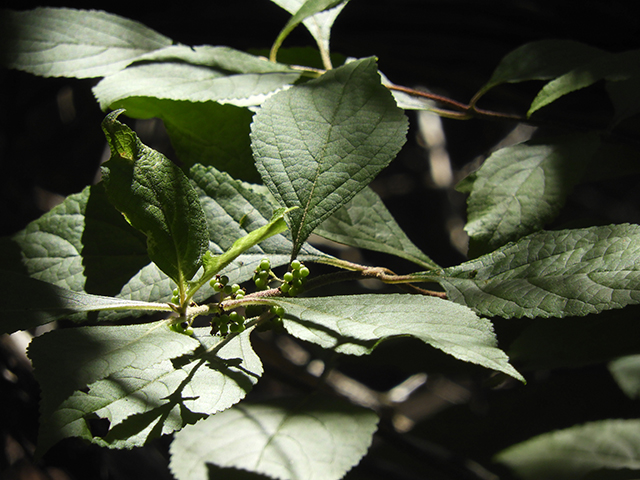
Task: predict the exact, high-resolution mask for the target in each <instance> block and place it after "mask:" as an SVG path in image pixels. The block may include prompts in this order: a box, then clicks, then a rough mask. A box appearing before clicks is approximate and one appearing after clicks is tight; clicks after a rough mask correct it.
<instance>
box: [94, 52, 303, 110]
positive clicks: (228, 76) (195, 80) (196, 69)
mask: <svg viewBox="0 0 640 480" xmlns="http://www.w3.org/2000/svg"><path fill="white" fill-rule="evenodd" d="M281 69H282V70H285V71H281V72H267V73H261V72H257V73H255V72H251V73H237V72H228V71H225V70H216V69H214V68H211V67H207V66H204V65H192V64H189V63H184V62H151V63H141V64H136V65H132V66H130V67H129V68H126V69H125V70H122V71H120V72H118V73H115V74H113V75H110V76H108V77H106V78H104V79H103V80H102V81H100V83H98V85H96V86H95V87H94V88H93V93H94V95H95V96H96V98H97V99H98V101H99V102H100V106H101V107H102V108H103V109H106V108H108V107H109V106H110V105H112V104H114V103H115V102H117V101H118V100H123V99H125V98H127V97H155V98H160V99H167V100H186V101H189V102H207V101H215V102H219V103H231V104H234V105H239V106H250V105H259V104H260V103H262V102H263V101H264V99H265V98H266V97H267V96H268V95H269V94H271V93H273V92H275V91H276V90H279V89H281V88H283V87H285V86H287V85H289V84H291V83H293V82H295V81H296V80H297V79H298V77H299V76H300V73H299V72H295V71H290V70H288V69H287V68H286V67H282V68H281Z"/></svg>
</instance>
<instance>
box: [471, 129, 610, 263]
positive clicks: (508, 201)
mask: <svg viewBox="0 0 640 480" xmlns="http://www.w3.org/2000/svg"><path fill="white" fill-rule="evenodd" d="M598 146H599V142H598V138H597V137H596V136H593V135H576V136H572V137H563V138H558V139H554V140H547V141H531V142H525V143H523V144H520V145H515V146H513V147H507V148H503V149H500V150H498V151H497V152H495V153H494V154H493V155H491V156H490V157H489V158H488V159H487V160H486V161H485V162H484V164H483V165H482V166H481V167H480V169H479V170H478V171H476V172H474V173H472V174H471V175H470V176H469V177H468V178H467V179H465V181H464V184H463V186H462V187H461V188H460V190H463V191H467V192H470V195H469V198H468V200H467V225H466V226H465V231H466V232H467V233H468V234H469V237H470V239H471V242H470V246H469V255H470V256H471V257H473V256H477V255H478V254H480V253H486V252H490V251H492V250H495V249H496V248H498V247H500V246H502V245H504V244H505V243H507V242H510V241H515V240H517V239H518V238H520V237H523V236H524V235H527V234H529V233H532V232H535V231H537V230H540V229H541V228H543V227H544V226H545V225H546V224H548V223H549V222H550V221H551V220H553V219H554V218H555V217H556V215H557V214H558V213H559V211H560V209H561V208H562V206H563V205H564V202H565V199H566V197H567V195H568V194H569V193H571V191H572V190H573V187H574V186H575V185H576V184H577V183H578V182H579V181H580V180H581V177H582V175H581V173H582V172H583V171H585V170H586V168H587V167H588V165H589V160H590V158H591V156H592V155H593V154H594V153H595V151H596V149H597V148H598Z"/></svg>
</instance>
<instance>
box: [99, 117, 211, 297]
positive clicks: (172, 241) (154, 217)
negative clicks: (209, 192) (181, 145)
mask: <svg viewBox="0 0 640 480" xmlns="http://www.w3.org/2000/svg"><path fill="white" fill-rule="evenodd" d="M119 113H120V111H116V112H113V113H111V114H109V115H108V116H107V117H106V118H105V120H104V122H103V129H104V131H105V135H106V136H107V140H108V142H109V145H110V147H111V158H110V159H109V161H108V162H107V163H106V164H105V166H104V167H103V182H104V184H105V188H106V190H107V195H108V197H109V200H110V201H111V202H112V203H113V204H114V206H115V207H116V208H117V209H118V210H120V211H121V212H122V213H123V214H124V215H125V217H126V218H127V220H128V221H129V222H130V223H131V224H132V225H133V226H134V227H135V228H136V229H138V230H139V231H141V232H142V233H144V234H145V235H146V236H147V248H148V254H149V258H151V260H152V261H153V262H154V263H155V264H156V265H158V267H159V268H160V269H161V270H162V271H163V272H165V273H166V274H167V275H168V276H169V277H170V278H171V279H173V280H174V281H175V282H176V283H177V284H178V286H179V287H180V288H182V286H183V285H184V284H185V282H186V281H188V280H190V279H191V278H192V277H193V276H194V275H195V273H196V271H197V270H198V268H199V267H200V265H201V259H202V256H203V255H204V253H205V252H206V251H207V250H208V246H209V238H208V234H207V225H206V220H205V216H204V212H203V210H202V206H201V205H200V202H199V199H198V195H197V193H196V191H195V190H194V189H193V187H192V186H191V184H190V183H189V180H188V179H187V177H186V176H185V175H184V173H183V172H182V170H180V168H179V167H178V166H177V165H175V164H174V163H173V162H171V161H170V160H169V159H168V158H166V157H165V156H164V155H162V154H161V153H159V152H156V151H155V150H153V149H151V148H149V147H147V146H146V145H144V144H142V142H140V140H139V139H138V137H137V136H136V135H135V133H133V131H131V130H130V129H129V127H127V126H126V125H123V124H122V123H120V122H118V121H117V120H116V118H117V116H118V114H119Z"/></svg>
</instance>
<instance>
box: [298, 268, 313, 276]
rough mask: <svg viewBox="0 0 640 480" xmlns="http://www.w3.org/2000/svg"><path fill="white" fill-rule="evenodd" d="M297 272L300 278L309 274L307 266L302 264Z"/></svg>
mask: <svg viewBox="0 0 640 480" xmlns="http://www.w3.org/2000/svg"><path fill="white" fill-rule="evenodd" d="M299 272H300V276H301V277H302V278H305V277H308V276H309V273H310V272H309V269H308V268H307V267H304V266H303V267H300V270H299Z"/></svg>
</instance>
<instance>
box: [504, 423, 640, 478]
mask: <svg viewBox="0 0 640 480" xmlns="http://www.w3.org/2000/svg"><path fill="white" fill-rule="evenodd" d="M495 459H496V460H497V461H498V462H500V463H502V464H505V465H506V466H508V467H509V468H510V469H511V470H513V471H514V472H515V473H516V474H517V475H518V476H519V477H520V478H523V479H531V480H533V479H536V480H537V479H540V478H544V479H548V480H565V479H566V480H570V479H578V478H583V477H584V476H585V475H586V474H588V473H591V472H596V471H599V470H604V469H607V470H611V471H615V470H619V469H625V468H627V469H633V470H640V420H603V421H598V422H591V423H587V424H584V425H579V426H575V427H571V428H567V429H565V430H559V431H556V432H552V433H547V434H543V435H540V436H538V437H534V438H532V439H530V440H527V441H526V442H522V443H520V444H517V445H514V446H512V447H509V448H508V449H506V450H503V451H502V452H500V453H499V454H498V455H497V456H496V458H495ZM636 474H637V475H640V472H636ZM605 478H606V477H605Z"/></svg>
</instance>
